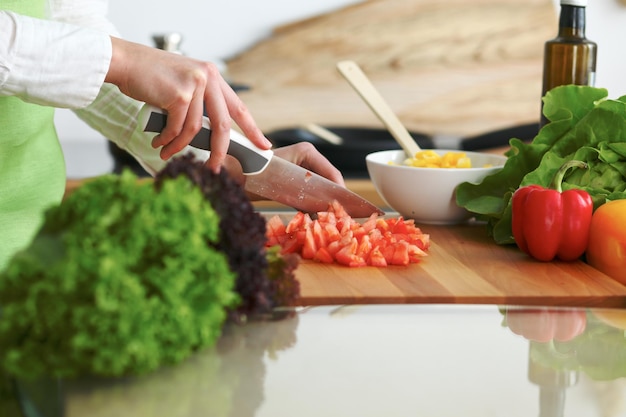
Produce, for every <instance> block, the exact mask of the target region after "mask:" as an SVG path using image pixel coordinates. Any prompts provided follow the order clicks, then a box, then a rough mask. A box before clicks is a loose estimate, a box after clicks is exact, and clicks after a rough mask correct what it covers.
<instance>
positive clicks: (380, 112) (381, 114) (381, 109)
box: [337, 61, 421, 158]
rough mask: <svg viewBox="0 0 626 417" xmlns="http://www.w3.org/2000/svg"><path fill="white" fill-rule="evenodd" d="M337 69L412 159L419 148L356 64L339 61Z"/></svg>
mask: <svg viewBox="0 0 626 417" xmlns="http://www.w3.org/2000/svg"><path fill="white" fill-rule="evenodd" d="M337 69H338V70H339V72H340V73H341V75H343V76H344V77H345V79H346V80H348V82H349V83H350V85H352V87H353V88H354V89H355V90H356V92H357V93H359V95H360V96H361V98H362V99H363V100H364V101H365V102H366V103H367V105H368V106H369V107H370V108H371V109H372V111H373V112H374V113H375V114H376V116H378V118H379V119H380V120H381V121H382V122H383V124H384V125H385V126H386V127H387V130H389V133H391V135H392V136H393V137H394V139H395V140H396V141H397V142H398V144H400V146H401V147H402V149H404V152H405V153H406V154H407V156H408V157H410V158H413V157H414V156H415V154H416V153H417V152H419V151H420V150H421V148H420V147H419V145H418V144H417V143H416V142H415V140H414V139H413V137H412V136H411V134H410V133H409V131H408V130H407V129H406V127H404V125H403V124H402V122H401V121H400V119H398V117H397V116H396V115H395V113H394V112H393V110H391V107H389V105H388V104H387V102H385V100H384V99H383V98H382V96H381V95H380V93H379V92H378V91H377V90H376V88H375V87H374V85H373V84H372V83H371V82H370V80H369V79H368V78H367V76H366V75H365V73H363V71H362V70H361V68H360V67H359V66H358V64H357V63H356V62H354V61H341V62H339V63H337Z"/></svg>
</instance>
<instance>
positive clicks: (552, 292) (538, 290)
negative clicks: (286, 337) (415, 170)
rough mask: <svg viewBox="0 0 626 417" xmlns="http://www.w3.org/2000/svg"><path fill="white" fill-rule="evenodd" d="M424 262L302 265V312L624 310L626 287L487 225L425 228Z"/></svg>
mask: <svg viewBox="0 0 626 417" xmlns="http://www.w3.org/2000/svg"><path fill="white" fill-rule="evenodd" d="M422 231H423V232H424V233H429V234H430V236H431V241H432V246H431V248H430V251H429V256H428V257H426V258H424V260H423V261H422V262H421V263H420V264H414V265H410V266H408V267H399V266H393V267H386V268H374V267H363V268H349V267H343V266H339V265H336V264H335V265H325V264H321V263H315V262H312V261H302V263H301V264H300V266H299V267H298V269H297V271H296V277H297V278H298V280H299V281H300V285H301V295H302V297H301V300H300V304H301V305H305V306H308V305H325V304H372V303H466V304H509V305H515V304H519V305H551V306H586V307H598V306H602V307H626V286H624V285H622V284H620V283H619V282H617V281H615V280H614V279H612V278H610V277H608V276H606V275H604V274H603V273H601V272H599V271H598V270H596V269H595V268H592V267H591V266H589V265H588V264H586V263H584V262H580V261H578V262H559V261H554V262H548V263H545V262H538V261H534V260H532V259H531V258H529V257H528V256H526V255H525V254H523V253H522V252H521V251H519V250H518V249H517V248H516V247H514V246H499V245H496V244H495V243H494V242H493V240H492V239H491V238H490V237H489V236H487V235H486V229H485V227H484V225H481V224H473V225H462V226H428V225H424V226H422Z"/></svg>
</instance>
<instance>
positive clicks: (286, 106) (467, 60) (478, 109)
mask: <svg viewBox="0 0 626 417" xmlns="http://www.w3.org/2000/svg"><path fill="white" fill-rule="evenodd" d="M557 26H558V21H557V13H556V9H555V7H554V3H553V1H552V0H526V1H519V0H445V1H441V0H369V1H368V0H366V1H363V2H360V3H357V4H355V5H352V6H348V7H345V8H341V9H338V10H333V11H331V12H328V13H325V14H323V15H320V16H315V17H313V18H310V19H306V20H301V21H296V22H293V23H291V24H288V25H284V26H282V27H277V28H275V30H274V32H273V33H272V34H271V36H269V37H267V38H265V39H262V40H261V41H260V42H258V43H257V44H255V45H253V46H251V47H250V48H249V49H248V50H245V51H243V52H241V53H240V54H239V55H237V56H234V57H232V58H231V59H229V60H228V61H227V65H228V74H229V76H230V78H232V79H233V80H235V81H237V82H241V83H245V84H248V85H250V87H251V89H250V90H249V91H244V92H241V93H240V96H241V98H242V99H243V101H244V102H245V103H246V104H247V106H248V107H249V109H250V111H251V113H252V115H253V116H254V117H255V119H256V120H257V122H258V124H259V126H260V127H261V128H262V129H263V130H264V131H265V132H269V131H271V130H274V129H278V128H285V127H297V126H299V125H300V124H303V123H310V122H315V123H318V124H322V125H330V126H332V125H334V126H365V127H376V128H380V127H382V124H381V123H380V121H379V120H378V119H377V118H376V116H374V114H373V113H372V111H371V110H370V109H369V108H368V107H367V105H365V104H364V103H363V102H362V101H361V99H360V97H359V96H358V95H357V94H356V92H354V90H353V89H352V88H351V87H350V86H349V84H348V83H347V81H345V80H344V79H343V77H342V76H341V75H340V74H339V73H338V71H337V70H336V63H337V62H338V61H341V60H345V59H350V60H353V61H356V62H357V63H358V64H359V65H360V66H361V67H362V68H363V70H364V72H365V73H366V74H367V75H368V76H369V78H371V79H372V82H373V83H374V85H375V86H376V87H377V89H378V90H379V91H380V92H381V95H382V96H383V97H384V98H385V99H386V100H387V101H388V102H389V105H390V106H391V107H392V109H393V110H394V112H395V113H396V114H397V115H398V117H399V118H400V120H401V121H402V122H403V123H404V124H405V125H406V126H407V127H408V128H409V129H410V130H413V131H416V132H423V133H427V134H443V135H454V136H470V135H474V134H479V133H484V132H488V131H491V130H496V129H500V128H505V127H510V126H514V125H519V124H526V123H529V122H535V121H538V120H539V113H540V100H541V99H540V95H541V77H542V67H543V45H544V43H545V41H546V40H548V39H551V38H553V37H554V36H556V31H557Z"/></svg>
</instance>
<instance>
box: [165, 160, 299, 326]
mask: <svg viewBox="0 0 626 417" xmlns="http://www.w3.org/2000/svg"><path fill="white" fill-rule="evenodd" d="M179 176H185V177H187V178H189V180H191V181H192V182H193V183H194V184H195V185H196V186H197V187H198V188H199V189H200V190H201V191H202V194H203V195H204V197H205V199H206V200H207V201H208V202H209V203H210V204H211V206H212V207H213V208H214V209H215V211H216V212H217V214H218V215H219V217H220V219H221V220H220V232H219V239H218V242H217V243H216V244H215V247H216V248H217V249H218V250H219V251H220V252H223V253H224V254H225V255H226V256H227V258H228V260H229V264H230V267H231V269H232V270H233V271H235V273H236V274H237V280H236V282H235V290H236V291H237V294H239V297H240V303H238V305H237V306H235V308H233V309H231V310H230V311H229V320H231V321H240V322H245V321H248V320H256V319H262V318H264V317H267V316H268V315H272V310H273V309H274V308H275V307H278V306H288V305H292V304H293V303H294V302H295V301H296V300H297V299H298V297H299V296H300V287H299V283H298V282H297V281H296V278H295V275H294V274H293V270H294V269H296V267H297V265H298V262H299V258H296V257H294V256H286V255H285V256H283V255H281V254H280V253H279V252H278V250H277V249H275V250H272V249H270V250H269V251H266V248H265V246H266V244H267V236H266V220H265V218H264V217H263V216H262V215H261V214H260V213H258V212H257V211H255V209H254V206H253V205H252V203H251V202H250V200H249V198H248V197H247V195H246V193H245V191H244V189H243V187H241V185H240V184H239V183H237V182H236V181H235V180H234V179H233V178H232V177H230V176H229V175H228V174H227V171H226V170H221V171H220V172H219V173H215V172H213V171H212V170H210V169H209V168H207V166H206V165H205V164H204V163H203V162H202V161H200V160H197V159H195V158H194V157H193V155H192V154H187V155H183V156H180V157H178V158H174V159H172V160H171V161H170V162H169V163H168V164H167V166H166V167H165V168H164V169H163V170H162V171H161V172H159V173H158V175H157V177H156V179H155V185H156V186H157V188H158V187H159V186H160V184H161V182H162V181H168V180H169V179H171V178H177V177H179Z"/></svg>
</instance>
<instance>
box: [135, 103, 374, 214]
mask: <svg viewBox="0 0 626 417" xmlns="http://www.w3.org/2000/svg"><path fill="white" fill-rule="evenodd" d="M166 122H167V114H165V112H164V111H163V110H161V109H158V108H156V107H154V106H150V105H148V104H146V105H144V107H143V109H142V110H141V112H140V115H139V123H140V126H142V127H143V130H144V131H145V132H157V133H158V132H161V131H162V130H163V128H164V127H165V123H166ZM210 139H211V126H210V123H209V119H208V118H207V117H204V118H203V121H202V128H201V129H200V132H198V134H197V135H196V136H195V137H194V138H193V139H192V141H191V142H190V143H189V145H190V146H193V147H195V148H198V149H204V150H207V151H210V150H211V149H210V145H211V140H210ZM227 153H228V154H229V155H231V156H233V157H235V158H236V159H237V160H238V161H239V163H240V164H241V167H242V170H243V173H244V175H246V182H245V184H244V188H245V190H246V191H248V192H250V193H253V194H256V195H258V196H261V197H263V198H267V199H270V200H274V201H277V202H279V203H282V204H286V205H288V206H290V207H293V208H295V209H297V210H300V211H304V212H309V213H316V212H319V211H326V210H328V205H329V204H330V203H331V202H332V201H333V200H337V202H339V203H340V204H341V205H342V206H343V207H344V209H345V210H346V212H347V213H348V214H349V215H350V216H352V217H355V218H363V217H369V216H370V215H371V214H373V213H378V214H384V213H383V212H382V211H381V210H380V209H379V208H378V207H376V206H375V205H374V204H372V203H370V202H369V201H367V200H365V199H364V198H362V197H361V196H359V195H358V194H356V193H354V192H352V191H350V190H348V189H347V188H344V187H342V186H340V185H338V184H336V183H334V182H332V181H330V180H328V179H326V178H324V177H322V176H321V175H318V174H316V173H314V172H311V171H309V170H307V169H305V168H302V167H301V166H299V165H296V164H294V163H291V162H289V161H287V160H285V159H282V158H280V157H278V156H276V155H274V152H273V151H272V150H271V149H267V150H263V149H259V148H257V147H256V146H255V145H254V144H253V143H252V142H251V141H250V140H249V139H248V138H246V137H245V136H243V135H241V134H240V133H238V132H237V131H235V130H231V132H230V145H229V146H228V152H227Z"/></svg>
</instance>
